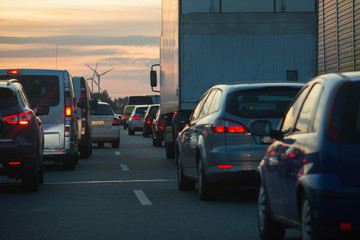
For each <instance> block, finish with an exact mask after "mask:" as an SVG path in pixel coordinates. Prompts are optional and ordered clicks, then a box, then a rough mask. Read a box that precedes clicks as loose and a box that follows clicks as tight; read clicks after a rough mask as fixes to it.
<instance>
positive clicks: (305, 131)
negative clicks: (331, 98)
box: [279, 83, 324, 221]
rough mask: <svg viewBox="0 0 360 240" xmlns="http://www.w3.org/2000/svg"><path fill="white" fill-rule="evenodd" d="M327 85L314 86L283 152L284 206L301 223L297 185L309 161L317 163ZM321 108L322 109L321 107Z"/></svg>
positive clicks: (284, 145) (289, 217) (290, 215)
mask: <svg viewBox="0 0 360 240" xmlns="http://www.w3.org/2000/svg"><path fill="white" fill-rule="evenodd" d="M322 91H323V86H322V84H321V83H315V84H313V86H312V87H311V90H310V92H309V94H308V95H307V97H306V99H305V101H304V103H303V104H302V105H301V108H300V111H299V113H298V115H297V118H296V122H295V125H294V126H295V127H293V128H292V130H291V133H290V134H289V135H287V136H286V137H284V139H283V141H282V148H283V151H282V152H283V153H282V154H281V155H280V156H279V162H280V166H279V167H280V174H281V175H280V178H281V185H282V190H283V205H284V208H285V211H286V217H287V218H288V219H291V220H293V221H298V212H297V199H296V185H297V183H298V179H299V178H300V177H301V176H302V168H303V166H304V164H306V163H307V161H314V160H315V159H316V157H315V159H312V158H314V156H315V154H316V153H317V152H318V144H317V142H318V141H317V139H318V127H319V126H318V124H317V123H318V121H315V114H316V112H317V109H318V108H319V109H322V105H323V103H324V102H323V101H321V102H320V100H321V97H322ZM320 105H321V106H320Z"/></svg>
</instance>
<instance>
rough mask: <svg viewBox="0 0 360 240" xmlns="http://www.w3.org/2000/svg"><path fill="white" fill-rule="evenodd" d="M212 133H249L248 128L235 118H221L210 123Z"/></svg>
mask: <svg viewBox="0 0 360 240" xmlns="http://www.w3.org/2000/svg"><path fill="white" fill-rule="evenodd" d="M210 128H211V132H212V133H247V132H248V130H247V128H246V127H245V126H244V125H242V124H241V123H238V122H235V121H233V120H229V119H224V118H219V119H216V120H215V121H214V122H212V123H211V125H210Z"/></svg>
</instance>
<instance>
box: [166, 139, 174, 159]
mask: <svg viewBox="0 0 360 240" xmlns="http://www.w3.org/2000/svg"><path fill="white" fill-rule="evenodd" d="M165 151H166V157H167V158H174V145H173V144H170V143H168V142H166V141H165Z"/></svg>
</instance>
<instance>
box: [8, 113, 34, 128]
mask: <svg viewBox="0 0 360 240" xmlns="http://www.w3.org/2000/svg"><path fill="white" fill-rule="evenodd" d="M31 117H32V115H31V112H24V113H20V114H19V115H18V114H14V115H10V116H6V117H4V119H5V121H6V122H7V123H8V124H19V125H28V124H29V123H30V120H31Z"/></svg>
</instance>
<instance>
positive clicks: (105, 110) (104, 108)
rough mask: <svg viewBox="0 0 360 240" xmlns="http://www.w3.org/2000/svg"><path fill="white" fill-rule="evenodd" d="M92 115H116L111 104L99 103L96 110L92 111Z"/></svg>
mask: <svg viewBox="0 0 360 240" xmlns="http://www.w3.org/2000/svg"><path fill="white" fill-rule="evenodd" d="M91 114H92V115H114V112H113V110H112V109H111V107H110V106H109V105H106V104H99V105H98V107H97V108H96V109H95V110H92V111H91Z"/></svg>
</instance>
